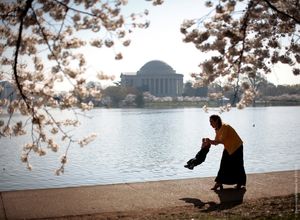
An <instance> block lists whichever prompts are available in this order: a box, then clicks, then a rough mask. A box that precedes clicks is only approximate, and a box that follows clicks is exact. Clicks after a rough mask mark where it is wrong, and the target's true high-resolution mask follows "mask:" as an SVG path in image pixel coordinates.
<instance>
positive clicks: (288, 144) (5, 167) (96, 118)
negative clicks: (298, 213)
mask: <svg viewBox="0 0 300 220" xmlns="http://www.w3.org/2000/svg"><path fill="white" fill-rule="evenodd" d="M215 113H218V110H217V109H215V110H210V111H209V112H208V113H205V112H204V111H203V110H202V109H201V108H176V109H94V110H92V111H90V112H88V113H87V115H88V116H89V118H87V117H80V118H81V121H82V124H81V125H80V126H79V127H78V128H76V129H74V130H72V131H70V132H71V133H73V134H74V136H75V137H82V136H85V135H87V134H89V133H97V134H98V137H97V139H96V140H95V141H94V142H92V143H91V144H89V145H88V146H85V147H84V148H81V147H79V146H78V145H72V147H71V149H70V151H69V157H68V163H67V164H66V167H65V173H64V174H63V175H61V176H56V175H55V174H54V171H55V170H56V169H57V168H58V167H59V165H60V163H59V161H60V156H61V155H62V154H63V153H64V149H65V147H66V145H67V144H64V146H62V147H61V148H60V150H59V151H58V152H57V153H53V152H48V153H47V155H45V156H43V157H39V156H32V158H31V164H32V166H33V170H32V171H28V170H27V169H26V165H25V164H23V163H22V162H21V160H20V155H21V151H22V147H23V144H24V143H25V142H26V140H29V139H30V137H28V136H27V137H26V136H24V137H18V138H0V191H10V190H22V189H39V188H60V187H71V186H83V185H101V184H115V183H127V182H144V181H155V180H168V179H184V178H194V177H207V176H216V174H217V172H218V168H219V164H220V158H221V155H222V151H223V146H222V145H218V146H213V147H212V148H211V149H210V152H209V153H208V155H207V158H206V161H205V162H204V163H203V164H201V165H200V166H198V167H196V168H195V169H194V170H188V169H186V168H184V167H183V166H184V164H185V162H186V161H187V160H188V159H190V158H192V157H193V156H194V155H195V154H196V153H197V151H198V150H199V148H200V145H201V139H202V137H210V138H213V137H214V135H215V133H214V130H213V129H212V128H211V126H210V124H209V116H210V115H211V114H215ZM299 113H300V107H258V108H246V109H244V110H237V109H232V110H231V111H229V112H225V113H222V114H221V117H222V119H223V121H224V122H227V123H229V124H231V125H232V126H233V127H234V128H235V129H236V131H237V132H238V133H239V134H240V136H241V138H242V139H243V141H244V163H245V169H246V173H261V172H270V171H284V170H295V169H299V168H300V148H299V143H300V135H299V131H300V117H299V116H300V115H299ZM53 114H54V115H57V116H58V117H63V116H65V115H72V112H63V113H61V112H58V111H57V112H53Z"/></svg>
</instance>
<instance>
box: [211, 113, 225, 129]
mask: <svg viewBox="0 0 300 220" xmlns="http://www.w3.org/2000/svg"><path fill="white" fill-rule="evenodd" d="M209 119H210V120H212V121H216V122H217V129H220V128H221V126H222V119H221V117H220V116H219V115H211V116H210V117H209Z"/></svg>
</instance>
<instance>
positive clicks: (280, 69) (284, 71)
mask: <svg viewBox="0 0 300 220" xmlns="http://www.w3.org/2000/svg"><path fill="white" fill-rule="evenodd" d="M145 9H148V10H149V15H148V16H147V20H150V27H149V28H147V29H135V30H134V32H133V34H131V35H130V39H131V44H130V46H129V47H118V48H113V49H111V48H110V49H103V48H101V49H92V50H91V49H90V50H89V51H88V53H87V57H86V58H87V60H88V63H89V66H88V73H89V74H88V75H89V77H88V80H89V79H90V80H93V79H94V75H95V72H98V71H103V72H104V73H106V74H109V75H115V76H116V78H115V81H119V80H120V78H119V77H120V74H121V73H122V72H137V71H138V70H139V69H140V68H141V67H142V66H143V65H144V64H145V63H147V62H149V61H151V60H161V61H163V62H165V63H167V64H169V65H170V66H171V67H172V68H173V69H174V70H175V71H176V72H177V73H180V74H183V75H184V81H187V80H190V79H191V78H190V73H192V72H199V70H200V69H199V67H198V65H199V64H200V63H201V62H202V61H204V60H205V58H206V57H205V56H206V55H205V53H202V52H200V51H199V50H197V49H196V48H195V46H194V45H193V44H192V43H189V44H188V43H184V42H183V41H182V39H183V37H184V35H183V34H181V33H180V25H181V24H182V22H183V20H184V19H193V18H201V17H202V16H204V15H206V14H207V13H208V12H209V11H210V10H211V9H208V8H206V7H205V6H204V1H201V0H165V2H164V3H163V4H162V5H160V6H152V3H151V2H147V1H145V0H129V3H128V5H127V6H126V7H125V8H124V13H128V14H129V13H131V12H143V11H144V10H145ZM118 52H121V53H122V55H123V59H122V60H118V61H117V60H115V58H114V57H115V53H118ZM267 78H268V80H270V81H271V82H272V83H274V84H275V85H278V84H300V76H298V77H296V76H294V75H293V74H292V72H291V69H290V68H289V67H287V66H284V65H281V66H275V67H274V68H273V73H272V74H271V75H269V76H268V77H267Z"/></svg>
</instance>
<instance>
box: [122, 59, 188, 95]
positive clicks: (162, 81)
mask: <svg viewBox="0 0 300 220" xmlns="http://www.w3.org/2000/svg"><path fill="white" fill-rule="evenodd" d="M121 85H122V86H128V87H135V88H139V89H142V90H143V91H149V92H150V93H151V94H152V95H154V96H157V97H164V96H171V97H176V96H181V95H182V93H183V74H178V73H176V71H175V70H174V69H173V68H172V67H171V66H169V65H168V64H166V63H165V62H163V61H159V60H152V61H149V62H147V63H146V64H144V65H143V66H142V68H141V69H140V70H139V71H137V72H136V73H125V72H124V73H121Z"/></svg>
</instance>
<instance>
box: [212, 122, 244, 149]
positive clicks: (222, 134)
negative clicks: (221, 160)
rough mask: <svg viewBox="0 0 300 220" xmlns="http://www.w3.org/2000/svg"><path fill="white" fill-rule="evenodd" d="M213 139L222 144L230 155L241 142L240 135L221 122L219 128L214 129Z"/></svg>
mask: <svg viewBox="0 0 300 220" xmlns="http://www.w3.org/2000/svg"><path fill="white" fill-rule="evenodd" d="M215 140H216V141H219V142H221V143H222V144H224V147H225V149H226V150H227V151H228V153H229V154H230V155H231V154H233V153H234V152H235V151H236V150H237V149H238V148H239V147H240V146H241V145H242V144H243V141H242V139H241V138H240V136H239V135H238V134H237V133H236V131H235V130H234V129H233V128H232V127H231V126H230V125H228V124H222V126H221V128H220V129H219V130H217V131H216V138H215Z"/></svg>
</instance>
